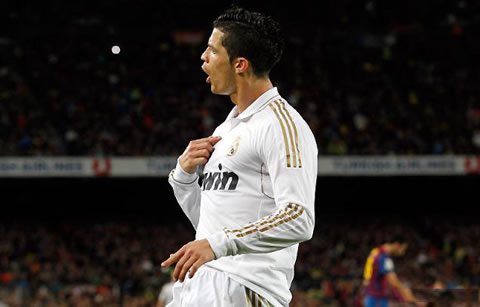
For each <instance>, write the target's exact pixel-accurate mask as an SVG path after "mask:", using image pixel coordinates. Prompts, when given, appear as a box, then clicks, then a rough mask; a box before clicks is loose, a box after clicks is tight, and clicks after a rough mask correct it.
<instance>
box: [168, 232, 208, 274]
mask: <svg viewBox="0 0 480 307" xmlns="http://www.w3.org/2000/svg"><path fill="white" fill-rule="evenodd" d="M213 259H215V254H214V253H213V250H212V248H211V247H210V243H208V240H207V239H203V240H198V241H192V242H189V243H187V244H185V245H184V246H183V247H182V248H180V249H179V250H178V251H177V252H176V253H175V254H171V255H170V257H169V258H168V259H167V260H165V261H164V262H162V268H163V267H169V266H171V265H172V264H174V263H175V262H176V263H177V265H176V266H175V270H174V271H173V279H174V280H175V281H177V280H178V281H180V282H183V281H184V280H185V276H186V274H187V272H189V271H190V275H189V277H190V278H192V277H193V276H194V275H195V272H197V270H198V268H199V267H200V266H202V265H203V264H205V263H207V262H209V261H212V260H213Z"/></svg>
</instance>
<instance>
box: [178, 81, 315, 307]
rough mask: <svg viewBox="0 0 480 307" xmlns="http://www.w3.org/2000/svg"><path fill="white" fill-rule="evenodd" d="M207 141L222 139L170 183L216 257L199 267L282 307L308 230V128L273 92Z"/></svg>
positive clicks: (311, 144)
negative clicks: (203, 160) (197, 169)
mask: <svg viewBox="0 0 480 307" xmlns="http://www.w3.org/2000/svg"><path fill="white" fill-rule="evenodd" d="M213 136H221V137H222V138H221V140H220V141H219V142H218V143H217V144H216V145H215V147H214V151H213V153H212V155H211V156H210V159H209V161H208V163H207V164H206V165H205V168H204V169H203V180H202V184H201V186H200V185H199V180H198V176H197V174H195V173H194V174H189V173H186V172H185V171H184V170H183V169H182V168H181V167H180V165H179V164H178V163H177V167H176V169H175V170H174V171H172V172H171V173H170V176H169V182H170V184H171V185H172V187H173V190H174V193H175V197H176V198H177V201H178V202H179V204H180V206H181V207H182V210H183V211H184V213H185V214H186V215H187V217H188V218H189V219H190V221H191V222H192V224H193V226H194V227H195V229H196V231H197V232H196V239H197V240H199V239H204V238H206V239H207V240H208V241H209V243H210V246H211V247H212V249H213V251H214V253H215V256H216V259H215V260H213V261H211V262H208V263H206V264H205V265H206V266H209V267H210V268H213V269H217V270H220V271H223V272H225V273H226V274H228V276H230V277H231V278H232V279H234V280H236V281H238V282H240V283H241V284H243V285H244V286H246V287H247V288H249V289H251V290H253V291H255V292H256V293H258V294H260V295H261V296H263V297H264V298H266V299H267V300H269V301H270V302H271V303H272V304H273V305H275V306H288V303H289V302H290V300H291V297H292V296H291V293H290V285H291V282H292V279H293V275H294V265H295V260H296V257H297V250H298V243H299V242H302V241H305V240H308V239H310V238H311V236H312V234H313V228H314V221H315V216H314V198H315V184H316V180H317V161H318V160H317V159H318V158H317V154H318V150H317V144H316V142H315V138H314V136H313V133H312V131H311V130H310V128H309V126H308V125H307V123H306V122H305V121H304V119H303V118H302V117H301V116H300V114H299V113H298V112H297V111H296V110H295V109H294V108H293V107H292V106H290V105H289V104H288V103H287V102H286V101H285V100H284V99H283V98H282V97H281V96H280V95H279V94H278V91H277V89H276V88H272V89H270V90H268V91H267V92H265V93H264V94H263V95H261V96H260V97H259V98H258V99H257V100H255V101H254V102H253V103H252V104H251V105H250V106H249V107H248V108H247V109H246V110H244V111H243V112H242V113H240V114H238V110H237V107H234V108H233V110H232V111H231V112H230V114H229V115H228V117H227V119H226V120H225V122H223V123H222V124H221V125H220V126H219V127H217V129H216V130H215V132H214V133H213Z"/></svg>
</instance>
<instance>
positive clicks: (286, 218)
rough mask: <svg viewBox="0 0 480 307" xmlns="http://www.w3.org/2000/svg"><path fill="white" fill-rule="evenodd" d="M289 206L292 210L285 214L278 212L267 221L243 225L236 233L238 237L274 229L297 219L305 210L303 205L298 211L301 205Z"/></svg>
mask: <svg viewBox="0 0 480 307" xmlns="http://www.w3.org/2000/svg"><path fill="white" fill-rule="evenodd" d="M287 207H288V208H289V209H291V210H289V211H286V212H285V213H283V214H277V215H275V216H274V217H273V218H271V219H269V220H267V221H263V222H262V223H259V224H253V225H252V226H247V227H243V228H242V229H241V230H240V231H241V233H238V234H236V237H237V238H242V237H245V236H248V235H250V234H253V233H257V232H265V231H267V230H269V229H272V228H274V227H278V226H280V225H282V224H285V223H288V222H290V221H293V220H295V219H297V218H298V217H299V216H300V215H302V214H303V211H304V208H303V207H301V208H300V211H298V207H299V206H298V205H295V206H294V207H293V204H289V205H288V206H287ZM292 207H293V208H292ZM297 211H298V212H297ZM267 224H269V225H267ZM264 225H267V226H265V227H263V228H261V227H262V226H264ZM251 227H254V228H252V229H249V228H251ZM227 232H232V233H233V232H238V230H236V231H228V230H227Z"/></svg>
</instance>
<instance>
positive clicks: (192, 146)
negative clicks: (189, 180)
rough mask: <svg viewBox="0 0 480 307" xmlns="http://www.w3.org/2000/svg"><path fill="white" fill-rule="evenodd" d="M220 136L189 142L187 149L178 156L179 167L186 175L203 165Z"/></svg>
mask: <svg viewBox="0 0 480 307" xmlns="http://www.w3.org/2000/svg"><path fill="white" fill-rule="evenodd" d="M221 138H222V137H220V136H210V137H208V138H203V139H198V140H193V141H190V143H189V144H188V146H187V148H186V149H185V151H184V152H183V154H182V155H181V156H180V159H179V162H180V166H181V167H182V168H183V170H184V171H186V172H187V173H190V174H193V173H194V172H195V171H196V170H197V167H198V166H199V165H205V164H206V163H207V161H208V159H209V158H210V155H211V154H212V152H213V146H215V144H217V142H218V141H220V139H221Z"/></svg>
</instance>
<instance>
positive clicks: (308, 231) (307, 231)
mask: <svg viewBox="0 0 480 307" xmlns="http://www.w3.org/2000/svg"><path fill="white" fill-rule="evenodd" d="M303 215H304V216H303V225H304V227H302V228H303V229H302V232H301V234H300V238H299V239H300V242H304V241H308V240H310V239H311V238H312V237H313V230H314V228H315V219H314V218H313V216H312V215H311V214H310V213H309V212H308V211H307V210H304V212H303Z"/></svg>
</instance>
